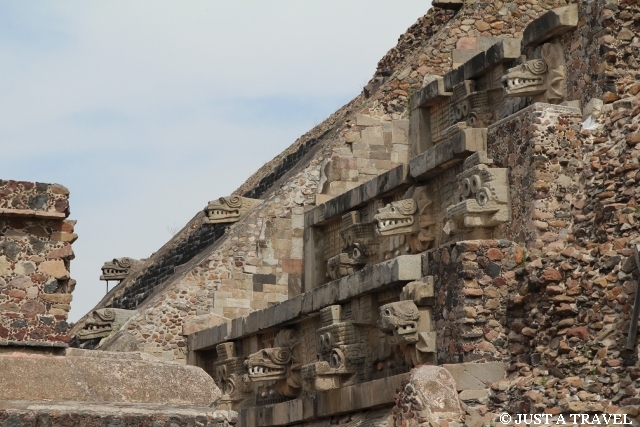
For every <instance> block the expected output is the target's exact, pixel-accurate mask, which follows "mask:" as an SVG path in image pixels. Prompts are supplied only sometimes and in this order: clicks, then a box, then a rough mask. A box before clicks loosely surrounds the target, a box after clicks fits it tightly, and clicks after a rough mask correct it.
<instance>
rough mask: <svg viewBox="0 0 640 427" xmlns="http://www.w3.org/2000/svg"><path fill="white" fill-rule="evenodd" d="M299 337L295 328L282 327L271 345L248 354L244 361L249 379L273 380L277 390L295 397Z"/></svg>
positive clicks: (298, 371)
mask: <svg viewBox="0 0 640 427" xmlns="http://www.w3.org/2000/svg"><path fill="white" fill-rule="evenodd" d="M299 344H300V339H299V337H298V334H297V332H296V330H295V329H292V328H287V329H282V330H281V331H280V332H278V334H277V335H276V337H275V340H274V342H273V347H271V348H263V349H261V350H258V351H257V352H256V353H253V354H251V355H249V358H248V359H247V361H246V366H247V370H248V373H249V379H250V380H251V381H253V382H255V383H268V382H272V381H273V382H274V383H275V389H274V390H277V392H278V393H279V394H280V395H282V396H286V397H295V396H297V395H298V394H299V393H300V391H301V387H302V384H301V381H300V368H301V365H300V358H301V355H300V352H299Z"/></svg>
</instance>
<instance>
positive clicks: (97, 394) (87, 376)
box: [0, 349, 221, 406]
mask: <svg viewBox="0 0 640 427" xmlns="http://www.w3.org/2000/svg"><path fill="white" fill-rule="evenodd" d="M66 354H67V355H66V356H44V355H41V354H25V353H2V354H0V384H2V387H0V401H1V400H31V401H72V402H95V403H99V402H112V403H129V404H132V403H156V404H162V405H199V406H209V405H211V404H213V403H214V402H215V401H216V400H217V399H219V398H220V396H221V393H220V390H219V389H218V387H216V385H215V383H214V382H213V379H212V378H211V377H210V376H209V375H208V374H207V373H206V372H204V371H203V370H202V369H200V368H197V367H195V366H181V365H178V364H175V363H171V362H164V361H162V360H159V359H157V358H155V357H153V356H149V355H147V354H144V353H139V352H133V353H114V352H107V351H92V350H80V349H68V350H67V353H66Z"/></svg>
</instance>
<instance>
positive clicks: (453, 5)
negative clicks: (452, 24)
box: [431, 0, 464, 10]
mask: <svg viewBox="0 0 640 427" xmlns="http://www.w3.org/2000/svg"><path fill="white" fill-rule="evenodd" d="M463 5H464V0H433V3H431V6H433V7H439V8H441V9H451V10H458V9H460V8H462V6H463Z"/></svg>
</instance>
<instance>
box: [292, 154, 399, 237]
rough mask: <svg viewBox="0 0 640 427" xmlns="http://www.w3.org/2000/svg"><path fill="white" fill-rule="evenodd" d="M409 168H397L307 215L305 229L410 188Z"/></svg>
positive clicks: (316, 208) (335, 198)
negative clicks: (402, 189) (381, 196)
mask: <svg viewBox="0 0 640 427" xmlns="http://www.w3.org/2000/svg"><path fill="white" fill-rule="evenodd" d="M410 185H411V181H410V179H409V168H408V167H407V165H400V166H397V167H395V168H393V169H391V170H389V171H387V172H385V173H383V174H380V175H378V176H376V177H375V178H373V179H371V180H369V181H367V182H365V183H364V184H361V185H359V186H357V187H356V188H354V189H352V190H349V191H347V192H345V193H342V194H341V195H339V196H336V197H334V198H333V199H331V200H329V201H327V202H325V203H323V204H322V205H320V206H316V207H315V208H313V209H311V210H309V211H308V212H306V213H305V216H304V221H305V227H310V226H312V225H317V224H320V223H322V222H323V221H325V220H327V219H329V218H332V217H334V216H336V215H339V214H342V213H344V212H347V211H349V210H351V209H353V208H355V207H358V206H360V205H362V204H364V203H366V202H368V201H369V200H371V199H373V198H375V197H378V196H380V195H382V194H384V193H387V192H389V191H391V190H394V189H397V188H398V187H402V186H406V187H408V186H410Z"/></svg>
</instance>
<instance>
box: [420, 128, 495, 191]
mask: <svg viewBox="0 0 640 427" xmlns="http://www.w3.org/2000/svg"><path fill="white" fill-rule="evenodd" d="M486 145H487V130H486V129H464V130H462V131H461V132H459V133H457V134H455V135H454V136H453V137H451V138H449V139H447V140H445V141H443V142H441V143H440V144H438V145H436V146H435V147H431V148H430V149H428V150H427V151H425V152H424V153H422V154H420V155H418V156H417V157H414V158H413V159H411V162H410V171H411V176H412V177H414V178H415V179H417V180H426V179H429V178H431V177H433V176H435V175H437V174H438V173H440V172H442V171H443V170H445V169H447V168H449V167H451V166H452V165H453V164H455V163H459V162H462V161H463V160H464V159H465V158H466V157H468V156H469V155H471V154H473V153H475V152H477V151H482V150H485V149H486Z"/></svg>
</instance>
